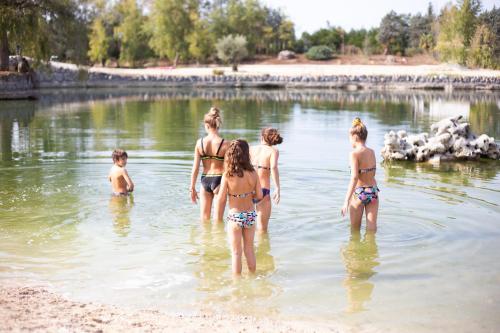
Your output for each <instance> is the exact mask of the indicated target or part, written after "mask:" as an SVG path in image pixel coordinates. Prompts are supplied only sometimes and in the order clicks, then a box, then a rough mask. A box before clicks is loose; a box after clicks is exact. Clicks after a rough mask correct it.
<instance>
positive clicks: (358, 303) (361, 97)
mask: <svg viewBox="0 0 500 333" xmlns="http://www.w3.org/2000/svg"><path fill="white" fill-rule="evenodd" d="M211 105H217V106H219V107H220V108H221V109H222V111H223V119H224V124H223V128H222V131H221V134H222V135H223V136H224V137H226V138H227V139H232V138H239V137H241V138H245V139H247V140H248V141H250V143H254V144H256V143H258V141H259V133H260V129H261V128H262V127H265V126H274V127H277V128H279V129H280V131H281V133H282V135H283V137H284V143H283V144H282V145H280V146H279V149H280V174H281V183H282V199H281V203H280V205H279V206H274V207H273V215H272V219H271V222H270V232H269V235H268V236H257V238H256V244H255V245H256V254H257V276H256V277H255V278H248V277H247V278H243V279H242V280H241V281H236V282H235V281H233V279H232V278H231V262H230V252H229V246H228V244H227V238H226V234H225V230H224V226H223V225H202V224H200V222H199V221H198V216H199V207H198V206H195V205H192V204H191V202H190V200H189V192H188V187H189V177H190V170H191V165H192V153H193V147H194V143H195V141H196V139H197V138H199V137H200V136H201V135H203V126H202V119H203V115H204V113H205V112H206V111H207V110H208V109H209V107H210V106H211ZM458 114H461V115H463V116H464V117H465V118H466V119H467V121H469V122H470V123H471V127H472V130H473V131H474V132H476V133H478V134H479V133H487V134H489V135H490V136H494V137H496V138H497V140H498V138H500V94H498V93H496V94H494V93H461V92H457V93H453V94H444V93H438V92H413V93H401V92H399V93H376V92H357V93H356V92H341V91H330V90H311V91H308V90H277V91H262V90H165V89H163V90H156V89H148V90H141V89H133V90H132V89H130V90H127V89H99V90H88V91H76V90H66V91H57V92H55V91H46V92H42V94H41V96H40V99H39V100H38V101H17V102H0V143H1V145H0V154H1V155H0V157H1V160H0V283H2V282H5V283H6V282H7V281H25V280H26V281H32V282H33V281H35V282H37V283H38V282H39V283H41V284H45V285H49V286H50V288H52V290H53V291H56V292H58V293H61V294H63V295H65V296H67V297H70V298H72V299H76V300H82V301H93V302H100V303H107V304H116V305H120V306H123V307H130V308H156V309H160V310H163V311H167V312H174V313H198V312H200V311H202V312H211V313H222V314H243V315H247V314H248V315H255V316H273V317H281V318H285V319H286V318H292V319H300V320H309V321H312V322H324V323H333V324H338V325H341V326H342V327H345V328H347V329H348V330H352V331H355V332H364V331H367V332H372V331H385V332H401V331H408V332H435V331H440V332H472V331H473V332H493V331H498V330H499V329H500V319H499V317H498V313H499V312H500V162H499V161H478V162H461V163H446V164H441V165H431V164H415V163H391V164H384V163H380V162H381V160H380V159H379V164H378V165H377V180H378V182H379V187H380V188H381V193H380V196H381V206H380V214H379V229H378V232H377V233H376V234H375V235H373V234H367V233H365V231H364V230H363V229H362V230H361V232H359V233H356V232H351V230H350V227H349V222H348V220H347V219H343V218H342V217H341V216H340V208H341V204H342V201H343V198H344V194H345V190H346V186H347V184H348V181H349V169H348V153H349V151H350V146H349V141H348V137H347V132H348V128H349V126H350V124H351V121H352V119H353V118H354V117H355V116H359V117H361V119H363V121H364V122H365V123H366V124H367V126H368V129H369V138H368V145H369V146H371V147H373V148H375V150H376V151H378V152H379V151H380V149H381V148H382V146H383V135H384V133H385V132H387V131H389V130H392V129H394V130H397V129H405V130H407V131H410V132H420V131H429V127H430V124H431V123H432V122H434V121H436V120H439V119H441V118H443V117H448V116H452V115H458ZM497 142H498V141H497ZM115 147H121V148H123V149H126V150H127V152H128V153H129V164H128V166H127V168H128V170H129V173H130V175H131V177H132V179H133V180H134V182H135V184H136V190H135V192H134V194H133V196H131V197H129V198H112V197H111V196H110V193H111V189H110V184H109V182H108V181H107V173H108V170H109V168H110V167H111V165H112V162H111V158H110V155H111V151H112V150H113V149H114V148H115ZM198 188H199V184H198Z"/></svg>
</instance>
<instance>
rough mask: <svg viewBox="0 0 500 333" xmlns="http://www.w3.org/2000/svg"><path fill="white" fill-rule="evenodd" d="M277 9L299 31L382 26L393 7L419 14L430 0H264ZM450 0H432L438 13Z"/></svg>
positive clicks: (487, 2)
mask: <svg viewBox="0 0 500 333" xmlns="http://www.w3.org/2000/svg"><path fill="white" fill-rule="evenodd" d="M261 1H262V3H265V4H267V5H269V6H270V7H273V8H281V9H283V11H284V12H285V13H286V14H287V15H288V16H289V17H291V19H292V20H293V22H294V23H295V28H296V34H297V36H300V34H302V32H303V31H308V32H313V31H315V30H317V29H319V28H322V27H326V22H327V21H329V22H330V24H331V25H334V26H341V27H342V28H344V29H346V30H349V29H352V28H355V29H359V28H371V27H374V26H378V25H379V23H380V20H381V19H382V17H383V16H384V15H385V14H386V13H388V12H389V11H390V10H391V9H393V10H395V11H396V12H397V13H413V14H415V13H417V12H425V11H426V10H427V5H428V3H429V1H428V0H410V1H408V0H261ZM448 2H450V1H449V0H432V1H431V3H432V5H433V6H434V12H436V13H437V12H438V11H439V10H441V8H442V7H444V5H445V4H446V3H448ZM495 3H496V6H497V7H498V6H499V5H500V0H483V1H482V4H483V8H486V9H491V8H492V7H493V5H495Z"/></svg>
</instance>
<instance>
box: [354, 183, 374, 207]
mask: <svg viewBox="0 0 500 333" xmlns="http://www.w3.org/2000/svg"><path fill="white" fill-rule="evenodd" d="M378 192H380V189H379V188H378V186H377V185H375V186H360V187H356V189H355V190H354V194H353V195H354V196H356V197H357V198H358V199H359V200H361V203H362V204H363V205H365V206H366V205H368V204H369V203H370V202H374V201H377V199H378Z"/></svg>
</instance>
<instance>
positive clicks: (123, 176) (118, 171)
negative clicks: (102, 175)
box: [108, 149, 134, 196]
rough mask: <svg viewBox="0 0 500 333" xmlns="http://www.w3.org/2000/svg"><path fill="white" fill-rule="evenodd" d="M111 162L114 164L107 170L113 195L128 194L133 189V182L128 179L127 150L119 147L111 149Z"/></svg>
mask: <svg viewBox="0 0 500 333" xmlns="http://www.w3.org/2000/svg"><path fill="white" fill-rule="evenodd" d="M112 158H113V163H114V165H113V166H112V167H111V170H109V176H108V178H109V181H110V182H111V187H112V189H113V195H115V196H123V195H128V194H129V192H132V191H134V183H133V182H132V179H130V177H129V175H128V172H127V169H125V166H126V165H127V159H128V155H127V152H126V151H124V150H121V149H116V150H115V151H113V155H112Z"/></svg>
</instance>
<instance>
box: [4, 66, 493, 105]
mask: <svg viewBox="0 0 500 333" xmlns="http://www.w3.org/2000/svg"><path fill="white" fill-rule="evenodd" d="M101 87H171V88H173V87H193V88H257V89H289V88H293V89H296V88H314V89H342V90H348V91H355V90H388V91H394V90H418V89H422V90H445V91H453V90H474V91H475V90H500V71H498V70H471V69H466V68H462V67H459V66H454V65H444V64H442V65H422V66H405V65H311V64H301V65H241V66H240V70H239V71H238V72H232V71H231V70H230V68H227V67H184V68H175V69H172V68H146V69H125V68H100V67H90V68H89V67H79V66H76V65H72V64H65V63H51V64H50V66H48V67H47V68H45V69H40V70H38V71H36V72H35V73H34V74H24V75H23V74H15V73H14V74H8V75H3V76H0V99H18V98H29V97H32V98H36V95H37V90H39V89H45V88H53V89H59V88H101Z"/></svg>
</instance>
